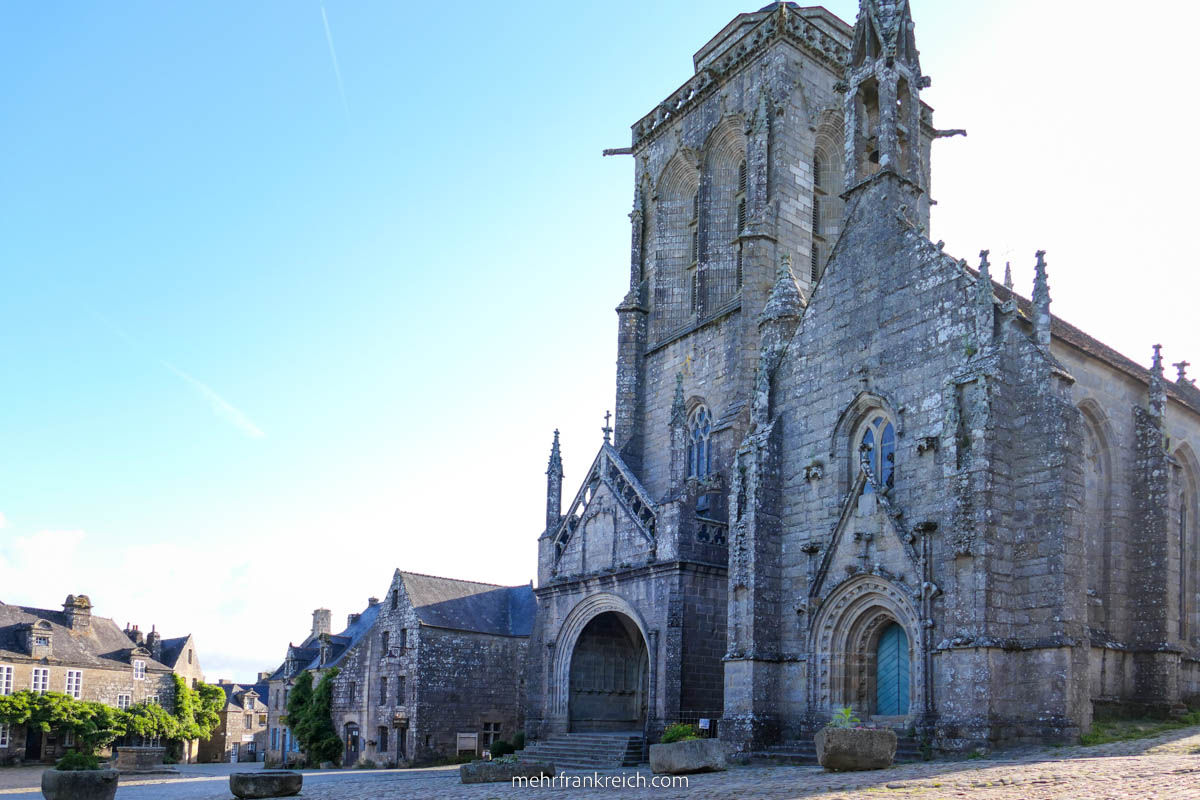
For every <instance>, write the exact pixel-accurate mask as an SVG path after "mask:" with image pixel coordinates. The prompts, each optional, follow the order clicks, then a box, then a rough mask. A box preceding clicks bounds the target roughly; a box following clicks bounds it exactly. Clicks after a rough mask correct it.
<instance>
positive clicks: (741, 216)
mask: <svg viewBox="0 0 1200 800" xmlns="http://www.w3.org/2000/svg"><path fill="white" fill-rule="evenodd" d="M737 229H738V233H741V232H742V231H744V230H746V198H744V197H743V198H742V199H741V200H739V201H738V228H737Z"/></svg>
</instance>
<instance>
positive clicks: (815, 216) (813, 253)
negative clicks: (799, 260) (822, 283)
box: [809, 152, 829, 283]
mask: <svg viewBox="0 0 1200 800" xmlns="http://www.w3.org/2000/svg"><path fill="white" fill-rule="evenodd" d="M812 174H813V193H812V247H811V248H810V250H809V280H810V281H811V282H812V283H816V282H817V278H820V277H821V270H822V269H823V268H824V266H825V261H824V256H825V236H824V233H825V226H824V224H823V219H822V216H821V214H822V210H823V206H824V203H825V190H826V184H827V183H828V182H829V181H828V179H827V176H826V159H825V157H824V155H822V154H821V153H820V152H816V153H813V162H812Z"/></svg>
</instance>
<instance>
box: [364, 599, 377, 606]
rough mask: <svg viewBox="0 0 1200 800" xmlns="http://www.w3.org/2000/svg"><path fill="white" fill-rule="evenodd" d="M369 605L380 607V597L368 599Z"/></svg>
mask: <svg viewBox="0 0 1200 800" xmlns="http://www.w3.org/2000/svg"><path fill="white" fill-rule="evenodd" d="M367 605H368V606H377V605H379V598H378V597H368V598H367Z"/></svg>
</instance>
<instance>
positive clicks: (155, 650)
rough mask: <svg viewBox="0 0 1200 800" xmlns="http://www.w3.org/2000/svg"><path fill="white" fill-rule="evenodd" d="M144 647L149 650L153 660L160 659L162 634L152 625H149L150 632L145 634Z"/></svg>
mask: <svg viewBox="0 0 1200 800" xmlns="http://www.w3.org/2000/svg"><path fill="white" fill-rule="evenodd" d="M146 649H148V650H149V651H150V657H151V658H153V659H154V660H155V661H162V635H161V634H159V632H158V629H157V628H155V627H154V626H153V625H151V626H150V633H149V634H147V636H146Z"/></svg>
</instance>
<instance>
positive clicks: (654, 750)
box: [650, 739, 725, 775]
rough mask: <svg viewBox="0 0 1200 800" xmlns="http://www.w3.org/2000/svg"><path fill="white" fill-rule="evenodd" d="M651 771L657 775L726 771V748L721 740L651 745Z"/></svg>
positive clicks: (693, 740)
mask: <svg viewBox="0 0 1200 800" xmlns="http://www.w3.org/2000/svg"><path fill="white" fill-rule="evenodd" d="M650 769H651V770H653V771H654V772H655V774H661V773H667V774H669V775H688V774H691V773H693V772H720V771H722V770H724V769H725V746H724V745H723V744H721V740H720V739H692V740H691V741H687V742H672V743H670V744H652V745H650Z"/></svg>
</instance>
